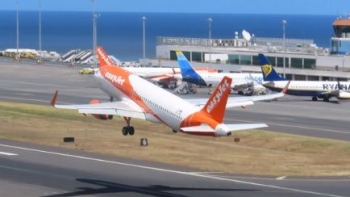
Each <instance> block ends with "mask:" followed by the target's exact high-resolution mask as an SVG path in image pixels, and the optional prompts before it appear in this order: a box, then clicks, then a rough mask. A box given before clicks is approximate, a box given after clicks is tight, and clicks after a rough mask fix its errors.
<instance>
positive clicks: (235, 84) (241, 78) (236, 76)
mask: <svg viewBox="0 0 350 197" xmlns="http://www.w3.org/2000/svg"><path fill="white" fill-rule="evenodd" d="M198 74H199V75H200V76H201V77H202V78H203V79H204V81H205V82H206V83H207V84H208V85H209V86H212V87H216V86H217V85H218V84H219V83H220V81H221V80H222V79H223V78H224V77H225V76H227V77H230V78H232V84H231V88H232V89H237V88H239V87H240V86H242V85H246V84H249V83H254V81H255V82H259V83H261V82H262V81H263V76H262V74H261V73H251V74H250V73H208V72H198ZM251 77H253V79H251Z"/></svg>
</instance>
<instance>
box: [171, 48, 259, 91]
mask: <svg viewBox="0 0 350 197" xmlns="http://www.w3.org/2000/svg"><path fill="white" fill-rule="evenodd" d="M176 56H177V61H178V64H179V67H180V70H181V75H182V80H183V81H185V82H189V83H192V84H196V85H200V86H206V87H216V86H217V85H218V84H219V83H220V81H221V80H222V79H223V78H224V77H225V76H227V77H230V78H232V84H231V89H232V90H235V91H238V92H243V90H245V89H247V88H250V89H253V90H255V89H254V88H255V87H254V84H255V82H254V81H260V82H261V81H262V78H263V77H262V74H261V73H217V72H216V73H213V72H197V71H196V70H195V69H194V67H193V66H192V65H191V63H190V62H189V61H188V60H187V58H186V57H185V55H184V54H183V53H182V52H180V51H177V52H176ZM252 78H253V79H254V80H252Z"/></svg>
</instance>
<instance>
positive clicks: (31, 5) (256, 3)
mask: <svg viewBox="0 0 350 197" xmlns="http://www.w3.org/2000/svg"><path fill="white" fill-rule="evenodd" d="M16 1H17V0H0V5H1V6H0V10H15V9H16ZM41 1H42V10H47V11H51V10H56V11H91V10H92V7H93V6H92V1H91V0H41ZM18 2H19V10H37V9H38V4H39V3H38V2H39V0H18ZM95 9H96V11H100V12H103V11H112V12H179V13H247V14H310V15H345V14H348V13H350V3H349V0H96V7H95Z"/></svg>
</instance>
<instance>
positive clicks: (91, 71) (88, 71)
mask: <svg viewBox="0 0 350 197" xmlns="http://www.w3.org/2000/svg"><path fill="white" fill-rule="evenodd" d="M94 73H95V70H94V69H92V68H83V69H81V70H79V74H83V75H92V74H94Z"/></svg>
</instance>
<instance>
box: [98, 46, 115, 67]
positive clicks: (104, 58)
mask: <svg viewBox="0 0 350 197" xmlns="http://www.w3.org/2000/svg"><path fill="white" fill-rule="evenodd" d="M96 53H97V58H98V61H99V63H100V68H102V67H104V66H112V65H115V64H114V63H113V61H112V60H111V59H110V58H109V57H108V54H107V53H106V52H105V50H104V49H103V48H102V47H99V46H98V47H96Z"/></svg>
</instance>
